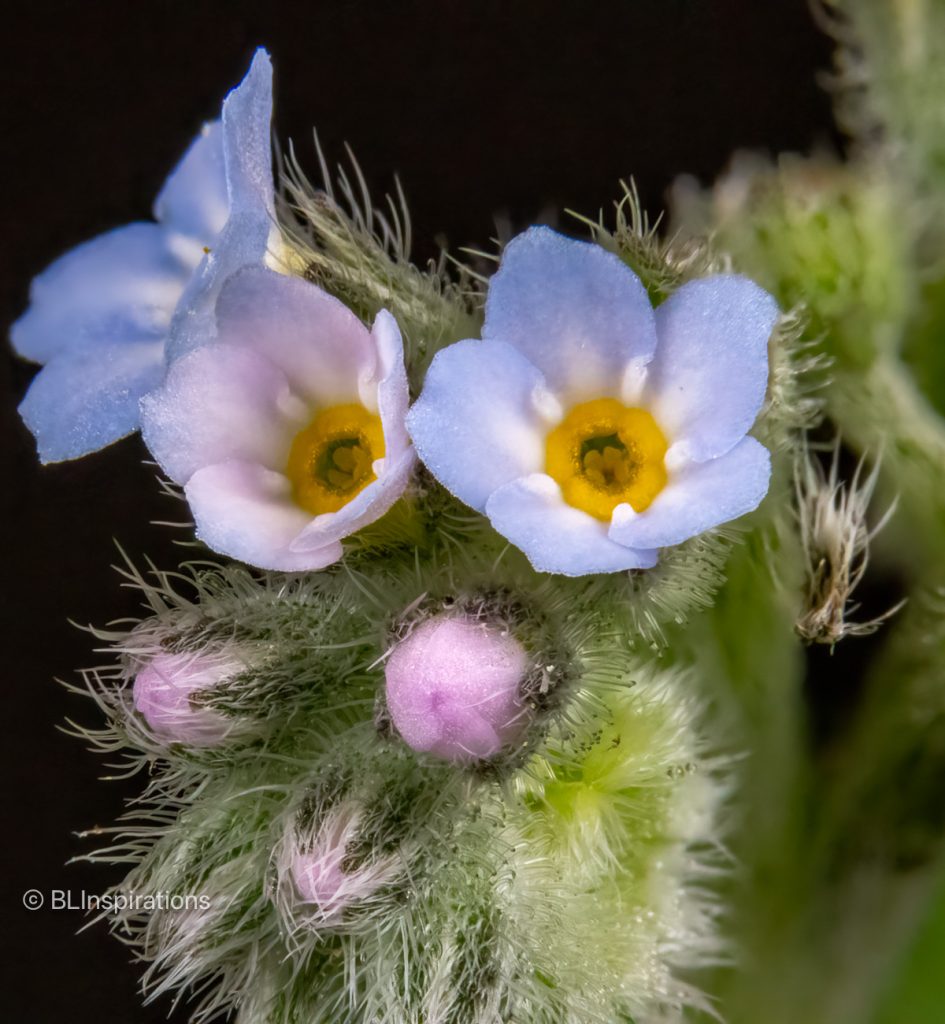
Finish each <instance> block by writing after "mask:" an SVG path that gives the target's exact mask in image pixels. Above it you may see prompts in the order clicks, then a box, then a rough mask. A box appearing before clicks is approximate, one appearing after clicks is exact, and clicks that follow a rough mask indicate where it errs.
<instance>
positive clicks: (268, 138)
mask: <svg viewBox="0 0 945 1024" xmlns="http://www.w3.org/2000/svg"><path fill="white" fill-rule="evenodd" d="M271 122H272V62H271V61H270V60H269V54H268V53H266V51H265V50H263V49H259V50H257V51H256V54H255V56H254V57H253V63H252V64H251V65H250V68H249V71H248V72H247V74H246V77H245V78H244V79H243V81H242V82H241V83H240V84H239V85H238V86H237V87H236V88H235V89H234V90H233V91H232V92H231V93H230V94H229V96H227V98H226V99H225V100H224V102H223V154H224V160H225V163H226V183H227V190H228V192H229V205H230V211H231V212H238V213H241V212H251V213H256V214H258V213H260V212H262V213H265V214H267V215H268V216H269V217H274V216H275V206H274V199H273V184H272V134H271Z"/></svg>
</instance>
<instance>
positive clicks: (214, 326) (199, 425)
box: [13, 51, 778, 576]
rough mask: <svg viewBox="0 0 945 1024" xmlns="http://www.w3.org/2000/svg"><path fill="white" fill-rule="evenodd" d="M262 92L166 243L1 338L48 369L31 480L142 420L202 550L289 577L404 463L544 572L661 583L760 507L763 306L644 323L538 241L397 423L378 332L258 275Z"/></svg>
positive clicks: (31, 398)
mask: <svg viewBox="0 0 945 1024" xmlns="http://www.w3.org/2000/svg"><path fill="white" fill-rule="evenodd" d="M270 78H271V70H270V65H269V60H268V57H267V56H266V54H265V53H264V52H262V51H260V52H259V53H258V54H257V56H256V58H255V60H254V62H253V66H252V68H251V69H250V72H249V74H248V76H247V78H246V80H245V81H244V82H243V83H242V85H241V86H240V87H239V88H237V89H236V90H234V92H233V93H232V94H231V95H230V96H229V97H228V99H227V100H226V102H225V103H224V106H223V116H222V119H221V121H220V122H217V123H213V124H211V125H208V126H207V127H206V128H205V129H204V130H203V132H202V133H201V135H200V136H199V137H198V139H197V140H196V141H195V142H194V143H193V144H192V146H191V147H190V149H189V150H188V151H187V153H186V154H185V156H184V158H183V160H182V161H181V163H180V165H179V166H178V168H177V169H176V170H175V171H174V172H173V174H172V175H171V177H170V178H169V180H168V182H167V184H166V185H165V187H164V189H163V190H162V192H161V195H160V196H159V197H158V200H157V203H156V205H155V216H156V218H157V221H158V223H157V224H135V225H130V226H128V227H126V228H121V229H118V230H117V231H115V232H112V233H110V234H107V235H104V236H102V237H100V238H97V239H94V240H93V241H91V242H89V243H86V244H85V245H83V246H80V247H79V248H78V249H76V250H74V251H73V252H71V253H68V254H67V255H66V256H64V257H62V258H61V259H60V260H58V261H57V262H56V263H54V264H53V265H52V266H51V267H50V268H49V269H48V270H47V271H46V272H45V273H44V274H42V275H40V277H38V278H37V279H36V281H35V282H34V286H33V293H32V304H31V306H30V308H29V310H28V311H27V313H26V314H25V315H24V316H23V317H22V318H21V320H20V321H18V322H17V324H16V325H15V326H14V329H13V340H14V344H15V345H16V347H17V348H18V350H19V351H20V352H21V353H22V354H24V355H26V356H28V357H30V358H33V359H36V360H38V361H44V362H46V364H47V365H46V366H45V367H44V369H43V370H42V371H41V373H40V374H39V375H38V377H37V379H36V380H35V382H34V383H33V386H32V387H31V389H30V391H29V393H28V395H27V396H26V399H25V400H24V402H23V405H22V406H21V412H22V415H23V418H24V420H25V421H26V422H27V424H28V425H29V426H30V428H31V429H32V430H33V432H34V433H35V435H36V438H37V443H38V446H39V451H40V456H41V458H43V460H44V461H54V460H57V459H64V458H74V457H76V456H79V455H83V454H86V453H87V452H89V451H92V450H94V449H96V448H99V447H101V446H102V445H105V444H108V443H109V442H111V441H113V440H115V439H116V438H118V437H121V436H123V435H124V434H126V433H128V432H130V431H131V430H133V429H134V428H135V427H136V426H137V425H138V422H139V418H140V423H141V427H142V432H143V436H144V439H145V442H146V443H147V445H148V447H149V448H150V450H151V452H152V454H153V455H154V456H155V458H156V459H157V461H158V462H159V463H160V465H161V466H162V468H163V469H164V470H165V472H166V473H167V474H168V476H169V477H170V478H171V479H172V480H174V481H176V482H177V483H179V484H181V485H182V486H183V488H184V492H185V494H186V497H187V500H188V502H189V504H190V507H191V510H192V513H193V516H194V519H195V522H196V529H197V535H198V536H199V537H200V538H201V539H202V540H203V541H204V542H205V543H206V544H207V545H208V546H209V547H211V548H213V549H214V550H216V551H219V552H221V553H223V554H226V555H229V556H231V557H233V558H237V559H240V560H241V561H244V562H247V563H249V564H250V565H254V566H258V567H261V568H266V569H279V570H290V571H301V570H313V569H321V568H324V567H325V566H327V565H329V564H331V563H332V562H335V561H337V560H338V559H339V558H340V557H341V555H342V552H343V548H342V541H343V540H344V538H345V537H348V536H350V535H351V534H353V533H354V532H356V531H357V530H359V529H360V528H361V527H363V526H365V525H366V524H368V523H371V522H373V521H375V520H376V519H378V518H379V517H380V516H381V515H383V514H384V513H385V512H386V511H387V510H388V509H389V508H390V507H391V505H392V504H393V503H394V502H395V501H397V499H398V498H400V497H401V496H402V495H403V494H404V492H405V491H406V489H407V487H408V484H409V481H410V477H411V473H412V470H413V467H414V463H415V454H414V448H415V449H416V452H417V453H418V454H419V456H420V459H421V460H422V461H423V463H424V464H425V465H426V467H427V468H428V469H429V470H430V471H431V472H432V473H433V475H434V476H435V477H436V478H437V479H438V480H439V481H440V482H441V483H442V484H443V485H444V486H445V487H446V488H447V489H448V490H449V491H451V492H452V493H453V494H454V495H455V496H456V497H458V498H459V499H460V500H461V501H463V502H465V503H466V504H467V505H470V506H472V507H473V508H474V509H476V510H477V511H479V512H482V513H484V514H485V515H486V516H487V517H488V519H489V521H490V522H491V524H492V526H493V527H494V528H495V529H496V530H497V531H498V532H499V533H500V534H502V535H503V536H505V537H506V538H507V539H508V540H509V541H511V543H512V544H514V545H515V546H517V547H519V548H520V549H521V550H522V551H524V552H525V554H526V555H527V556H528V558H529V560H530V561H531V563H532V565H533V566H534V567H535V568H536V569H538V570H539V571H543V572H550V573H560V574H564V575H570V576H580V575H586V574H592V573H609V572H616V571H619V570H626V569H647V568H651V567H652V566H654V565H655V564H656V562H657V559H658V551H659V549H660V548H665V547H669V546H672V545H676V544H679V543H680V542H682V541H684V540H686V539H687V538H689V537H692V536H694V535H696V534H698V533H701V532H703V531H705V530H708V529H710V528H711V527H714V526H717V525H719V524H720V523H724V522H726V521H728V520H730V519H733V518H736V517H738V516H740V515H742V514H744V513H745V512H748V511H750V510H751V509H753V508H755V507H756V506H757V505H758V503H759V502H760V500H761V499H762V497H763V496H764V494H765V492H766V491H767V487H768V478H769V473H770V466H769V456H768V452H767V451H766V450H765V449H764V448H763V447H762V446H761V445H760V444H759V443H758V442H757V441H756V440H754V439H753V438H751V437H749V436H747V432H748V430H749V429H750V428H751V426H752V424H753V422H754V420H755V418H756V416H757V414H758V412H759V410H760V408H761V404H762V401H763V398H764V394H765V388H766V384H767V375H768V360H767V342H768V338H769V335H770V334H771V331H772V329H773V327H774V324H775V321H776V318H777V314H778V311H777V307H776V304H775V303H774V300H773V299H772V298H771V297H770V296H769V295H767V294H766V293H765V292H764V291H762V290H761V289H760V288H759V287H758V286H757V285H755V284H753V283H752V282H751V281H748V280H746V279H744V278H741V277H737V276H733V275H717V276H715V277H710V278H705V279H702V280H697V281H693V282H691V283H689V284H686V285H684V286H683V287H681V288H680V289H679V290H678V291H677V292H676V293H675V294H674V295H672V296H671V297H670V298H669V299H668V300H667V301H666V302H664V303H663V304H662V305H661V306H660V307H659V308H658V309H656V310H655V311H654V310H653V308H652V307H651V305H650V301H649V298H648V297H647V294H646V291H645V289H644V288H643V286H642V285H641V283H640V281H639V279H638V278H637V277H636V275H635V274H634V273H633V272H632V271H631V270H630V269H629V267H627V266H626V265H625V264H624V263H623V262H622V261H621V260H620V259H619V258H618V257H617V256H615V255H613V254H612V253H609V252H607V251H605V250H604V249H602V248H601V247H600V246H598V245H596V244H590V243H582V242H576V241H573V240H571V239H568V238H566V237H564V236H562V235H559V234H557V233H555V232H553V231H551V230H549V229H547V228H532V229H530V230H529V231H526V232H525V233H524V234H522V235H520V236H519V237H518V238H516V239H514V240H513V241H512V242H511V243H510V244H509V245H508V247H507V248H506V250H505V253H504V254H503V257H502V261H501V265H500V267H499V270H498V272H497V273H496V274H495V276H494V277H493V279H492V280H491V282H490V284H489V289H488V295H487V298H486V303H485V320H484V323H483V326H482V337H481V339H468V340H460V341H457V342H455V343H454V344H451V345H448V346H447V347H446V348H444V349H442V350H441V351H440V352H439V353H438V354H437V355H436V357H435V359H434V360H433V363H432V365H431V367H430V369H429V372H428V373H427V376H426V380H425V381H424V383H423V389H422V392H421V394H420V396H419V398H418V400H417V401H416V402H415V403H414V405H413V408H412V409H410V410H409V413H408V405H409V397H408V388H407V374H406V370H405V366H404V348H403V343H402V341H401V335H400V331H399V329H398V325H397V323H396V321H395V320H394V318H393V317H392V316H391V314H390V313H389V312H387V311H386V310H383V309H382V310H381V311H380V312H379V313H378V314H377V316H376V319H375V321H374V324H373V327H372V328H371V329H370V330H369V329H368V328H367V327H365V326H364V325H363V324H362V323H361V321H360V320H359V319H358V318H357V316H356V315H355V314H354V313H353V312H352V311H351V310H350V309H348V308H346V307H345V306H344V305H343V304H342V303H341V302H340V301H339V300H338V299H337V298H335V297H333V296H331V295H329V294H327V293H326V292H324V291H322V290H321V289H320V288H318V287H317V286H316V285H314V284H312V283H310V282H308V281H305V280H304V279H302V278H299V277H294V276H287V275H286V274H284V273H280V272H278V270H277V269H271V268H270V267H268V266H267V265H266V264H267V263H269V264H272V265H274V266H276V267H278V255H277V254H278V251H279V249H280V246H281V244H282V243H281V242H280V236H279V232H278V230H277V228H276V224H275V219H274V205H273V186H272V170H271V162H270V155H269V122H270V118H271V82H270ZM139 408H140V412H139ZM408 434H409V436H408ZM411 441H412V444H411Z"/></svg>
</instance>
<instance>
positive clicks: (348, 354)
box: [142, 267, 414, 571]
mask: <svg viewBox="0 0 945 1024" xmlns="http://www.w3.org/2000/svg"><path fill="white" fill-rule="evenodd" d="M196 340H197V345H196V347H195V348H194V350H193V351H190V352H188V353H186V354H184V355H182V356H181V357H180V358H178V359H177V360H176V361H175V362H174V363H173V364H172V365H171V367H170V369H169V371H168V375H167V378H166V380H165V381H164V383H163V385H162V386H161V387H160V388H159V389H157V390H156V391H154V392H153V393H152V394H150V395H148V396H146V397H145V398H144V399H143V401H142V434H143V437H144V440H145V443H146V444H147V445H148V447H149V448H150V450H151V452H152V454H153V455H154V456H155V458H156V459H157V460H158V462H159V463H160V464H161V466H162V468H163V469H164V470H165V472H166V473H167V474H168V476H170V477H171V479H173V480H175V481H176V482H177V483H179V484H182V485H183V486H184V493H185V495H186V497H187V501H188V503H189V504H190V508H191V511H192V512H193V515H194V519H195V522H196V526H197V535H198V536H199V537H200V538H201V539H202V540H203V541H204V542H205V543H206V544H207V545H208V546H209V547H211V548H213V549H214V550H215V551H219V552H221V553H223V554H226V555H230V556H232V557H233V558H238V559H240V560H241V561H244V562H247V563H249V564H250V565H254V566H258V567H260V568H264V569H281V570H288V571H296V570H308V569H321V568H323V567H324V566H326V565H329V564H331V563H332V562H335V561H337V560H338V559H339V558H340V557H341V553H342V547H341V540H342V538H344V537H347V536H349V535H350V534H352V533H354V532H355V531H356V530H359V529H360V528H361V527H362V526H365V525H367V524H368V523H371V522H373V521H374V520H376V519H377V518H379V517H380V516H381V515H383V513H384V512H386V511H387V510H388V509H389V508H390V506H391V505H392V504H393V503H394V502H395V501H396V500H397V498H399V497H400V496H401V494H402V493H403V491H404V488H405V487H406V485H407V481H408V479H409V476H410V472H411V470H412V468H413V464H414V452H413V448H412V447H411V445H410V441H409V438H408V437H407V432H406V429H405V426H404V417H405V415H406V411H407V402H408V395H407V376H406V372H405V369H404V359H403V342H402V340H401V336H400V331H399V329H398V327H397V324H396V322H395V321H394V318H393V317H392V316H391V315H390V314H389V313H387V312H386V311H385V310H382V311H381V312H380V313H379V314H378V316H377V318H376V319H375V321H374V326H373V328H372V329H371V330H368V329H367V328H366V327H365V326H364V325H363V324H362V323H361V321H360V320H358V318H357V317H356V316H355V315H354V313H352V312H351V310H349V309H348V308H347V307H346V306H344V305H343V304H342V303H341V302H339V301H338V300H337V299H335V298H334V297H332V296H330V295H328V294H327V293H326V292H324V291H322V290H321V289H320V288H317V287H316V286H315V285H313V284H310V283H309V282H307V281H304V280H302V279H301V278H297V277H286V276H283V275H281V274H277V273H275V272H274V271H271V270H267V269H265V268H263V267H246V268H244V269H242V270H241V271H239V272H238V273H236V274H235V275H233V276H232V277H231V278H229V279H228V280H227V281H226V283H225V284H224V285H223V287H222V290H221V291H220V295H219V298H218V300H217V302H216V306H215V316H214V317H213V319H212V320H208V321H207V322H206V334H205V335H204V336H203V337H198V338H197V339H196Z"/></svg>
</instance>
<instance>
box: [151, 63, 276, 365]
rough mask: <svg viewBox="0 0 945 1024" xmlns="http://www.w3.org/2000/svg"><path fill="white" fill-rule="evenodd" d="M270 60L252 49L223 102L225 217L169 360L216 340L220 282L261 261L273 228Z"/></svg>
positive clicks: (187, 300)
mask: <svg viewBox="0 0 945 1024" xmlns="http://www.w3.org/2000/svg"><path fill="white" fill-rule="evenodd" d="M271 120H272V64H271V63H270V61H269V55H268V54H267V53H266V51H265V50H257V51H256V56H255V57H254V58H253V63H252V66H251V67H250V69H249V72H248V73H247V75H246V77H245V78H244V79H243V81H242V83H241V84H240V85H239V86H238V87H237V88H236V89H234V90H233V92H231V93H230V94H229V96H227V98H226V100H225V102H224V104H223V155H224V162H225V166H226V180H227V191H228V196H229V208H230V217H229V220H228V221H227V222H226V226H225V227H224V228H223V231H222V232H221V233H220V236H219V237H218V238H217V240H216V242H215V243H214V244H213V245H212V246H211V247H210V248H211V251H210V252H209V253H208V254H207V256H206V257H205V258H204V259H203V260H202V261H201V263H200V266H199V267H198V268H197V270H196V271H195V272H194V275H193V277H192V278H191V280H190V284H189V285H188V286H187V290H186V292H185V293H184V295H183V297H182V298H181V301H180V303H179V305H178V308H177V311H176V312H175V314H174V319H173V322H172V324H171V329H170V336H169V338H168V345H167V358H168V361H169V362H173V361H174V360H175V359H178V358H180V356H182V355H183V354H184V353H186V352H190V351H192V350H193V349H195V348H199V347H200V346H201V345H205V344H207V343H208V342H211V341H214V340H215V339H216V322H215V317H214V306H215V304H216V300H217V296H218V295H219V294H220V289H221V288H222V287H223V283H224V281H226V279H227V278H228V277H230V276H231V275H232V274H234V273H235V272H236V271H237V270H240V269H241V268H242V267H246V266H254V265H261V264H262V263H263V260H264V258H265V255H266V252H267V250H268V248H269V238H270V233H271V232H273V231H274V230H275V212H274V198H273V196H274V190H273V183H272V140H271V131H270V122H271Z"/></svg>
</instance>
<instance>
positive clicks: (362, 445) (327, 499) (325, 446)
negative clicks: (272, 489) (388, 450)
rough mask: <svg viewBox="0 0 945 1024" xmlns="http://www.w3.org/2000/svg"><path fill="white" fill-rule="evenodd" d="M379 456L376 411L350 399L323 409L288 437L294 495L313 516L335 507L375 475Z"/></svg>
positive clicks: (380, 437) (380, 431)
mask: <svg viewBox="0 0 945 1024" xmlns="http://www.w3.org/2000/svg"><path fill="white" fill-rule="evenodd" d="M383 457H384V430H383V428H382V427H381V420H380V417H379V416H376V415H375V414H374V413H372V412H368V410H367V409H365V408H364V406H363V405H358V404H357V403H354V402H353V403H351V404H349V405H334V406H332V407H331V408H330V409H322V410H321V411H320V412H318V413H316V414H315V418H314V419H313V420H312V422H311V423H309V425H308V426H307V427H305V428H304V429H303V430H300V431H299V432H298V434H296V435H295V439H294V440H293V442H292V448H291V450H290V451H289V461H288V464H287V465H286V471H285V472H286V476H287V477H288V478H289V480H290V481H291V482H292V497H293V498H294V499H295V501H296V504H298V505H301V507H302V508H304V509H305V511H306V512H311V513H312V514H313V515H321V514H322V513H324V512H337V511H338V510H339V509H340V508H342V507H343V506H345V505H347V504H348V502H349V501H351V499H352V498H353V497H354V496H355V495H356V494H358V492H359V491H362V490H364V488H365V487H367V485H368V484H369V483H371V482H372V481H373V480H376V479H377V477H376V475H375V473H374V469H373V463H374V461H375V460H376V459H380V458H383Z"/></svg>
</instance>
